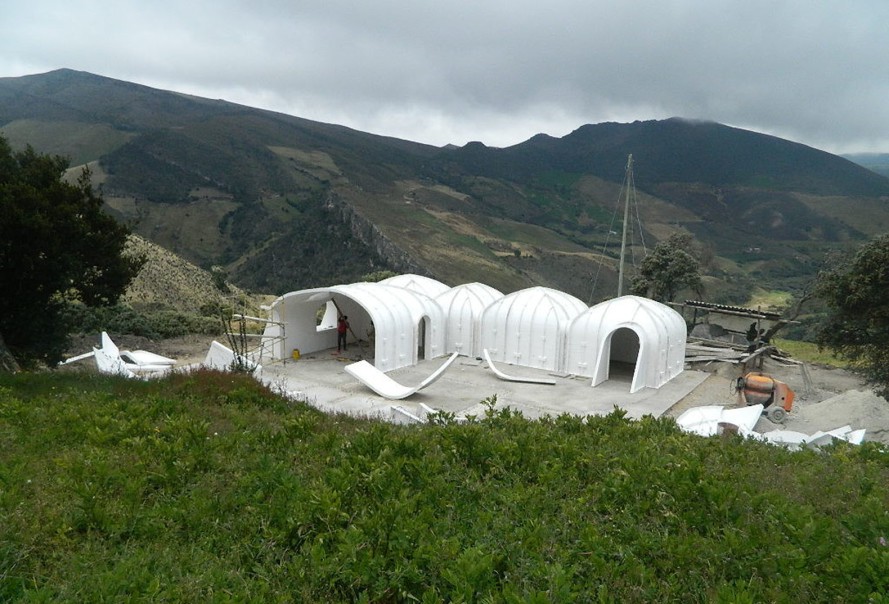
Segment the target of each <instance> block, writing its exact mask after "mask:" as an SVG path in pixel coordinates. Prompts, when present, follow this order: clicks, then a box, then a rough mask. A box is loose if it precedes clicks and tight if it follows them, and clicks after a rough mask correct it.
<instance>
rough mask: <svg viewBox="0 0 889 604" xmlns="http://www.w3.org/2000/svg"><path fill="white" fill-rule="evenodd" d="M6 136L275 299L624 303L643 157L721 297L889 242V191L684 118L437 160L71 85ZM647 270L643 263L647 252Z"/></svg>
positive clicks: (240, 109) (33, 93)
mask: <svg viewBox="0 0 889 604" xmlns="http://www.w3.org/2000/svg"><path fill="white" fill-rule="evenodd" d="M0 133H2V134H3V135H4V136H6V137H7V138H8V139H9V140H10V142H11V143H12V144H13V145H14V146H22V145H24V144H26V143H30V144H32V145H33V146H35V148H37V149H38V150H40V151H44V152H52V153H59V154H63V155H68V156H69V157H71V159H72V162H73V163H74V164H85V163H88V162H91V163H90V165H91V168H92V170H93V175H94V178H95V182H96V184H97V185H98V186H101V187H102V193H103V195H104V197H105V199H106V201H107V202H108V206H109V208H110V210H111V211H112V212H114V213H115V214H116V215H118V216H119V217H120V218H121V219H122V220H128V221H132V222H133V224H134V229H135V231H136V232H137V233H139V234H140V235H142V236H144V237H146V238H149V239H150V240H152V241H154V242H156V243H158V244H160V245H163V246H164V247H166V248H168V249H170V250H171V251H174V252H176V253H178V254H180V255H182V256H184V257H185V258H187V259H188V260H190V261H193V262H195V263H196V264H198V265H200V266H203V267H205V268H206V267H209V266H211V265H221V266H223V267H224V268H225V270H226V271H227V272H228V275H229V277H230V278H231V279H232V280H233V281H234V282H236V283H238V284H239V285H242V286H244V287H247V288H251V289H256V290H262V291H266V292H273V293H282V292H284V291H289V290H292V289H298V288H304V287H312V286H318V285H323V284H329V283H336V282H342V281H351V280H354V279H358V278H360V276H361V275H363V274H366V273H368V272H371V271H374V270H380V269H392V270H398V271H408V270H409V271H415V272H420V273H424V274H428V275H430V276H433V277H436V278H438V279H440V280H442V281H445V282H447V283H451V284H457V283H463V282H469V281H476V280H478V281H484V282H486V283H490V284H491V285H494V286H495V287H498V288H500V289H503V290H505V291H512V290H515V289H518V288H521V287H526V286H528V285H531V284H541V285H547V286H551V287H557V288H559V289H563V290H566V291H569V292H571V293H573V294H575V295H577V296H579V297H581V298H582V299H585V300H586V299H602V298H605V297H608V296H609V295H611V294H612V292H613V289H614V282H615V276H614V268H615V264H616V259H615V256H616V253H617V246H616V245H615V237H614V235H613V233H614V232H616V231H617V232H619V231H620V223H619V220H617V221H615V209H616V207H615V206H616V204H617V200H618V195H619V191H620V186H621V181H622V179H623V172H624V167H625V165H626V158H627V155H628V154H629V153H632V154H633V155H634V158H635V165H636V171H635V174H636V184H637V189H638V197H639V200H640V205H639V208H638V214H639V218H640V219H641V224H642V225H643V227H644V230H643V231H642V235H644V240H645V243H646V244H647V246H648V247H649V248H650V247H651V246H653V245H654V244H655V243H656V242H657V241H658V240H661V239H663V238H665V237H666V236H667V235H669V233H671V232H673V231H675V230H676V229H685V230H688V231H690V232H692V233H694V235H695V237H696V238H697V240H698V241H699V242H700V244H701V246H702V249H703V251H704V256H705V260H706V268H707V271H708V273H709V275H710V276H709V280H710V281H711V282H716V281H718V283H719V285H718V287H716V288H712V289H713V291H712V292H710V294H711V295H710V296H709V297H711V298H716V299H724V300H727V301H734V300H738V299H743V298H744V297H745V296H746V294H747V293H749V292H750V290H751V289H752V288H754V287H757V286H761V287H765V288H781V289H788V288H792V287H794V286H797V285H799V284H800V283H802V282H804V281H805V280H806V279H807V278H808V277H809V276H811V275H812V274H813V273H814V271H815V270H817V267H818V265H819V262H820V260H821V258H822V256H823V254H824V253H825V251H827V250H829V249H834V248H837V247H842V246H850V245H855V244H856V243H857V242H861V241H863V240H865V239H866V238H867V237H869V236H872V235H874V234H876V233H878V232H882V231H885V230H886V229H887V228H889V207H887V199H889V179H886V178H885V177H882V176H880V175H878V174H875V173H874V172H871V171H869V170H867V169H865V168H863V167H861V166H858V165H856V164H854V163H852V162H850V161H848V160H846V159H843V158H839V157H836V156H833V155H830V154H828V153H824V152H822V151H818V150H816V149H812V148H810V147H806V146H804V145H800V144H796V143H792V142H789V141H785V140H781V139H778V138H775V137H771V136H765V135H761V134H757V133H754V132H749V131H744V130H739V129H737V128H730V127H727V126H723V125H720V124H715V123H707V122H694V121H688V120H681V119H670V120H664V121H649V122H635V123H632V124H613V123H609V124H598V125H587V126H583V127H581V128H578V129H577V130H576V131H574V132H572V133H571V134H569V135H567V136H565V137H562V138H558V139H557V138H553V137H549V136H546V135H538V136H535V137H533V138H531V139H529V140H528V141H525V142H524V143H521V144H519V145H515V146H512V147H508V148H504V149H495V148H489V147H485V146H484V145H482V144H480V143H471V144H468V145H466V146H464V147H461V148H455V147H445V148H437V147H432V146H429V145H423V144H419V143H414V142H410V141H403V140H398V139H393V138H387V137H381V136H376V135H371V134H367V133H362V132H358V131H355V130H352V129H349V128H345V127H342V126H337V125H331V124H322V123H318V122H313V121H310V120H305V119H301V118H297V117H293V116H288V115H283V114H279V113H274V112H269V111H263V110H258V109H252V108H249V107H244V106H240V105H236V104H232V103H227V102H224V101H214V100H207V99H200V98H195V97H191V96H187V95H182V94H177V93H172V92H166V91H161V90H156V89H152V88H148V87H145V86H139V85H136V84H131V83H127V82H121V81H117V80H112V79H108V78H103V77H100V76H95V75H92V74H87V73H82V72H74V71H70V70H59V71H55V72H51V73H47V74H42V75H36V76H27V77H21V78H4V79H0ZM633 251H634V253H635V256H636V258H637V259H638V258H640V257H641V255H642V254H643V253H644V250H643V249H642V246H641V238H640V239H637V240H636V242H635V243H634V245H633ZM594 282H595V283H596V287H595V289H594V288H593V283H594Z"/></svg>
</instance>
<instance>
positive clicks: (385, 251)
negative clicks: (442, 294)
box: [325, 193, 434, 277]
mask: <svg viewBox="0 0 889 604" xmlns="http://www.w3.org/2000/svg"><path fill="white" fill-rule="evenodd" d="M325 209H327V210H328V211H331V212H333V213H335V215H336V216H338V217H339V219H340V220H342V222H343V223H345V224H347V225H349V229H350V231H351V233H352V235H353V236H354V237H355V238H356V239H358V240H359V241H361V243H363V244H364V245H366V246H368V247H369V248H371V249H372V250H374V251H375V252H376V253H377V254H378V255H379V256H380V257H381V258H383V259H384V260H385V261H386V262H387V263H388V264H389V266H391V267H392V270H394V271H396V272H401V273H413V274H416V275H423V276H426V277H433V276H434V275H432V274H431V273H430V272H429V271H428V270H426V269H425V268H423V267H422V266H420V265H419V264H418V263H417V262H416V261H415V260H414V259H413V258H411V256H410V254H408V253H407V252H406V251H404V250H403V249H402V248H400V247H399V246H398V244H396V243H395V242H394V241H392V240H391V239H389V238H388V237H386V235H384V234H383V232H382V231H380V228H379V227H378V226H377V225H375V224H374V223H373V222H371V221H370V220H368V219H367V218H366V217H365V216H363V215H362V214H361V213H360V212H358V211H357V210H356V209H355V207H354V206H352V205H351V204H349V203H348V202H347V201H345V200H344V199H342V198H341V197H340V196H338V195H337V194H336V193H330V194H329V195H328V196H327V199H326V200H325Z"/></svg>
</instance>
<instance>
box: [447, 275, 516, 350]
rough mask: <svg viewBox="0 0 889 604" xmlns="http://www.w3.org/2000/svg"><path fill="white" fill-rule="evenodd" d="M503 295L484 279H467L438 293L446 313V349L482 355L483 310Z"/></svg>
mask: <svg viewBox="0 0 889 604" xmlns="http://www.w3.org/2000/svg"><path fill="white" fill-rule="evenodd" d="M502 297H503V293H502V292H501V291H499V290H497V289H494V288H493V287H491V286H490V285H485V284H484V283H465V284H463V285H458V286H457V287H453V288H451V289H449V290H447V291H446V292H444V293H442V294H440V295H438V296H436V298H435V301H436V302H438V304H439V305H440V306H441V309H442V310H443V311H444V313H445V321H446V323H447V327H446V330H445V344H444V349H445V352H459V353H460V354H462V355H466V356H480V355H481V353H482V350H481V346H480V336H479V334H480V332H481V319H482V313H484V312H485V309H486V308H487V307H488V306H490V305H491V304H493V303H494V302H496V301H497V300H499V299H500V298H502Z"/></svg>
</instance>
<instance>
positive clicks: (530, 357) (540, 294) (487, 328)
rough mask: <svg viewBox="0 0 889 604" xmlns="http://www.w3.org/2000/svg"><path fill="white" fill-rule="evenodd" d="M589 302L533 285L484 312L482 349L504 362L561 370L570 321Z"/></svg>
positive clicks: (584, 309)
mask: <svg viewBox="0 0 889 604" xmlns="http://www.w3.org/2000/svg"><path fill="white" fill-rule="evenodd" d="M586 310H587V305H586V304H584V303H583V302H581V301H580V300H578V299H577V298H575V297H574V296H571V295H569V294H566V293H564V292H560V291H558V290H554V289H549V288H546V287H531V288H528V289H523V290H520V291H517V292H515V293H512V294H509V295H508V296H504V297H503V298H500V299H499V300H497V301H496V302H494V303H493V304H491V305H490V306H488V308H486V309H485V311H484V313H483V314H482V320H481V339H480V348H482V349H487V350H488V351H489V352H490V355H491V359H493V360H494V361H498V362H502V363H510V364H513V365H522V366H524V367H535V368H538V369H548V370H550V371H556V370H560V369H561V367H562V364H563V362H564V360H563V357H564V351H563V349H564V334H565V330H566V329H567V326H568V324H569V323H570V322H571V321H572V320H573V319H574V318H575V317H577V316H578V315H580V314H581V313H583V312H584V311H586Z"/></svg>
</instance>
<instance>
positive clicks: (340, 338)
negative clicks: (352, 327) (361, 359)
mask: <svg viewBox="0 0 889 604" xmlns="http://www.w3.org/2000/svg"><path fill="white" fill-rule="evenodd" d="M347 333H349V317H347V316H346V315H342V316H341V317H340V318H339V321H337V322H336V351H337V352H340V351H341V350H346V334H347Z"/></svg>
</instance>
